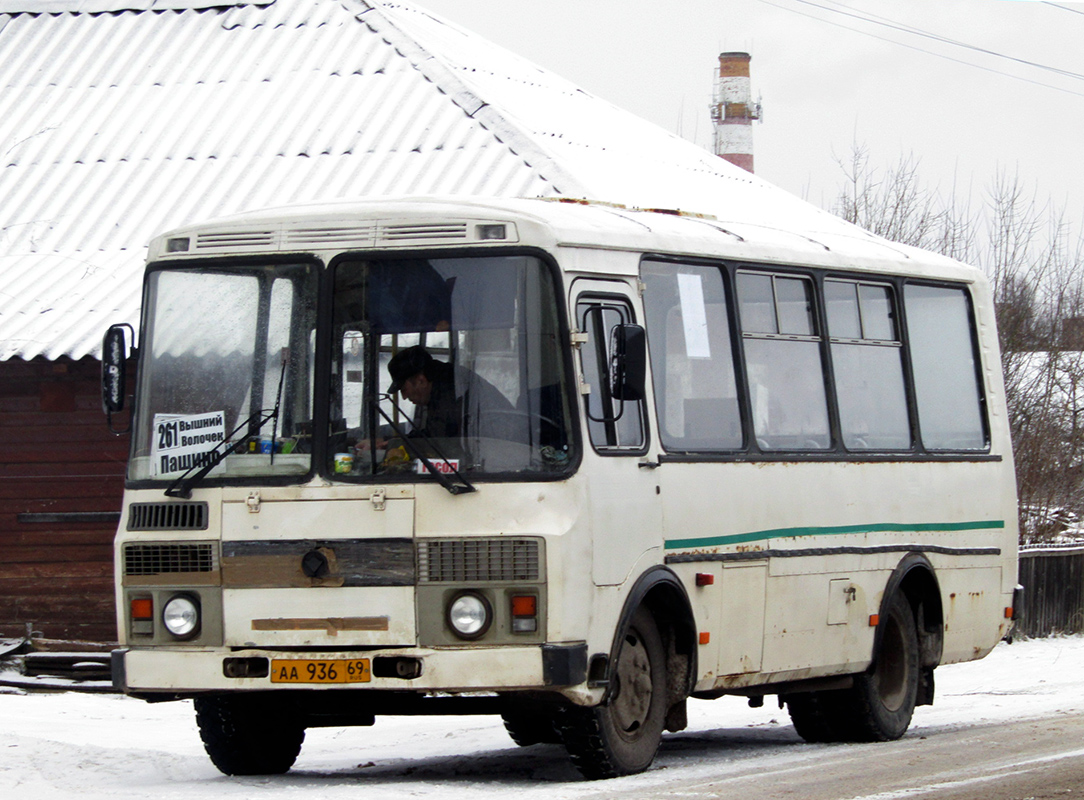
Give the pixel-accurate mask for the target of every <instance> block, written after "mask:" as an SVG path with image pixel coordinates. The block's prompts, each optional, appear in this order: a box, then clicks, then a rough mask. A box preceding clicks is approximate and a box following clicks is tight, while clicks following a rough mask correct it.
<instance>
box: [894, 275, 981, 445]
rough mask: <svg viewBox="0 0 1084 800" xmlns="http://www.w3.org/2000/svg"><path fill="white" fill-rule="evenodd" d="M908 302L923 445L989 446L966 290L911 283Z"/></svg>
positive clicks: (909, 327)
mask: <svg viewBox="0 0 1084 800" xmlns="http://www.w3.org/2000/svg"><path fill="white" fill-rule="evenodd" d="M904 301H905V303H904V305H905V307H906V310H907V337H908V342H909V344H910V348H911V364H912V368H913V370H914V375H915V396H916V399H917V401H918V422H919V429H920V430H921V432H922V444H923V445H924V446H925V447H926V448H927V449H930V450H983V449H985V448H986V447H987V438H986V430H985V427H984V425H983V422H984V420H983V414H982V406H981V398H982V386H981V385H980V383H979V371H978V357H977V356H976V352H975V339H974V335H973V333H972V327H971V313H970V310H971V308H970V302H969V300H968V296H967V293H966V292H965V291H964V290H963V289H952V288H945V287H939V286H921V285H918V284H908V285H907V287H906V289H905V293H904Z"/></svg>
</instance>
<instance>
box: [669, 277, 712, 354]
mask: <svg viewBox="0 0 1084 800" xmlns="http://www.w3.org/2000/svg"><path fill="white" fill-rule="evenodd" d="M677 279H678V296H679V297H680V298H681V319H682V321H683V323H684V325H685V355H686V356H687V357H689V358H711V343H710V342H709V341H708V314H707V309H706V308H705V307H704V284H703V282H702V281H701V279H700V276H699V275H683V274H678V276H677Z"/></svg>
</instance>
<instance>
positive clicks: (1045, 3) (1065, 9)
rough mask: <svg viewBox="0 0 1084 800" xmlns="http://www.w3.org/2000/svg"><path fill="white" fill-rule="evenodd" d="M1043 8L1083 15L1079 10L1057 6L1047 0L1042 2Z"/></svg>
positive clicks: (1083, 12)
mask: <svg viewBox="0 0 1084 800" xmlns="http://www.w3.org/2000/svg"><path fill="white" fill-rule="evenodd" d="M1043 5H1044V6H1050V7H1051V8H1060V9H1061V10H1062V11H1070V12H1072V13H1073V14H1084V11H1081V10H1080V9H1079V8H1069V6H1062V5H1058V4H1057V3H1051V2H1049V0H1043Z"/></svg>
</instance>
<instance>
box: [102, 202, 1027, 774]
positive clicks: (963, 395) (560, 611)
mask: <svg viewBox="0 0 1084 800" xmlns="http://www.w3.org/2000/svg"><path fill="white" fill-rule="evenodd" d="M125 339H126V337H125V335H124V331H123V329H122V328H121V327H119V326H115V327H114V328H111V329H110V331H109V333H107V336H106V342H105V345H106V346H105V353H106V354H105V357H104V360H103V365H104V371H103V376H104V380H103V389H104V390H105V404H106V407H107V410H109V411H111V412H116V411H119V410H120V409H121V408H122V407H123V399H124V394H125V389H124V385H123V380H122V378H123V371H122V370H119V369H118V367H119V366H121V365H122V363H123V362H122V361H120V360H119V359H120V358H121V356H123V353H124V348H125V346H126V343H125ZM138 344H139V362H138V364H139V366H138V383H137V386H136V389H135V392H134V396H135V399H134V405H133V410H132V450H131V459H130V463H129V467H128V473H127V484H126V493H125V500H124V508H123V513H122V521H121V524H120V529H119V531H118V534H117V538H116V564H117V580H116V604H117V610H118V625H119V636H120V641H121V645H122V646H121V648H120V649H119V650H118V651H117V652H116V653H115V654H114V661H113V669H114V680H115V681H116V682H117V684H118V685H119V686H120V687H122V688H123V690H124V691H126V692H127V693H128V694H130V695H132V696H135V697H141V698H145V699H148V700H166V699H174V698H194V701H195V708H196V718H197V721H198V724H199V729H200V733H201V736H202V739H203V742H204V744H205V746H206V749H207V752H208V754H209V755H210V757H211V760H212V761H213V762H214V763H215V765H216V766H217V767H218V768H219V769H220V770H222V771H223V772H225V773H227V774H261V773H281V772H285V771H286V770H288V769H289V768H290V766H291V765H292V764H293V762H294V759H295V758H296V756H297V755H298V752H299V750H300V748H301V745H302V740H303V739H304V734H305V730H306V728H309V727H314V726H335V725H371V724H372V723H373V721H374V719H375V717H377V716H380V715H385V714H500V715H501V716H502V717H503V718H504V722H505V724H506V726H507V728H508V731H509V733H510V734H511V736H512V738H513V739H514V740H515V741H516V742H517V743H518V744H520V745H529V744H533V743H539V742H551V743H563V744H564V746H565V747H566V748H567V750H568V752H569V754H570V756H571V758H572V760H573V762H574V763H575V765H576V767H577V768H578V769H579V770H580V771H581V772H582V773H583V774H584V775H585V776H587V777H590V778H599V777H609V776H616V775H622V774H628V773H634V772H637V771H640V770H644V769H646V768H647V767H648V766H649V765H650V764H651V762H652V760H653V758H654V756H655V753H656V750H657V748H658V746H659V742H660V738H661V736H662V734H663V732H664V731H678V730H681V729H682V728H683V727H684V726H685V725H686V702H687V700H688V698H690V697H693V698H716V697H720V696H723V695H741V696H745V697H747V698H748V700H749V702H750V703H751V704H753V705H759V704H760V703H762V702H763V698H764V696H765V695H777V696H778V697H779V700H780V702H781V703H784V704H786V706H787V708H788V710H789V713H790V716H791V719H792V720H793V722H794V725H795V728H796V729H797V731H798V733H799V734H800V735H801V736H802V737H804V738H805V739H806V740H809V741H817V742H827V741H874V740H889V739H895V738H898V737H900V736H901V735H903V733H904V732H905V731H906V729H907V727H908V725H909V724H910V721H911V717H912V712H913V710H914V708H915V707H916V705H923V704H929V703H932V702H933V700H934V694H935V692H934V671H935V668H936V667H937V666H939V665H941V664H947V663H952V662H958V661H965V660H969V659H975V658H980V657H982V656H984V655H985V654H986V653H987V652H989V651H990V650H991V649H992V648H993V647H994V645H995V644H996V643H997V642H998V641H999V640H1000V639H1001V638H1002V637H1003V636H1004V635H1005V634H1006V633H1007V632H1008V630H1009V628H1010V626H1011V624H1012V616H1013V611H1012V609H1013V599H1014V598H1013V595H1014V588H1015V586H1016V580H1017V571H1016V552H1017V522H1016V520H1017V509H1016V493H1015V484H1014V478H1013V463H1012V454H1011V450H1010V443H1009V430H1008V424H1007V420H1006V412H1005V399H1004V391H1003V387H1002V379H1001V367H1000V361H999V355H998V349H997V336H996V331H995V325H994V307H993V303H992V299H991V294H990V290H989V287H988V285H987V282H986V281H985V280H984V278H983V276H982V275H981V274H980V273H979V272H977V271H976V270H974V269H971V268H969V267H966V266H963V265H961V264H958V263H956V262H953V261H950V260H948V259H944V258H941V257H938V256H934V255H931V254H928V253H923V252H920V251H917V250H913V249H909V248H905V247H902V246H897V245H892V244H889V243H887V242H883V241H881V240H876V239H874V238H873V237H870V236H865V235H860V234H859V233H857V231H856V233H855V234H854V235H853V236H846V235H839V234H828V233H826V234H824V235H823V236H800V235H797V234H795V233H793V232H788V231H786V230H769V229H766V228H756V227H753V226H751V225H746V226H742V225H739V224H736V223H735V224H733V225H730V224H724V223H722V222H720V221H718V220H715V219H713V218H709V217H704V216H694V215H687V214H681V213H677V212H665V211H660V210H653V211H645V210H634V209H628V208H622V207H617V206H608V205H603V204H592V203H582V202H574V203H573V202H561V201H547V200H464V199H456V200H450V199H443V200H442V199H432V198H430V199H426V198H420V199H409V198H408V199H400V200H394V199H386V200H379V201H365V202H356V203H343V204H331V205H320V206H306V207H300V208H292V209H283V210H273V211H267V212H261V213H254V214H246V215H241V216H237V217H233V218H229V219H225V220H221V221H218V222H215V223H213V224H206V225H198V226H192V227H189V228H185V229H182V230H177V231H174V232H171V233H169V234H166V235H164V236H160V237H158V238H156V239H155V240H154V241H153V242H152V243H151V245H150V253H149V265H148V267H147V272H146V282H145V292H144V300H143V311H142V323H141V330H140V331H139V335H138Z"/></svg>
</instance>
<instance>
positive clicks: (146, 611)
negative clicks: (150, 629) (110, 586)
mask: <svg viewBox="0 0 1084 800" xmlns="http://www.w3.org/2000/svg"><path fill="white" fill-rule="evenodd" d="M153 618H154V601H153V600H151V599H150V598H149V597H137V598H134V599H133V600H132V619H153Z"/></svg>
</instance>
